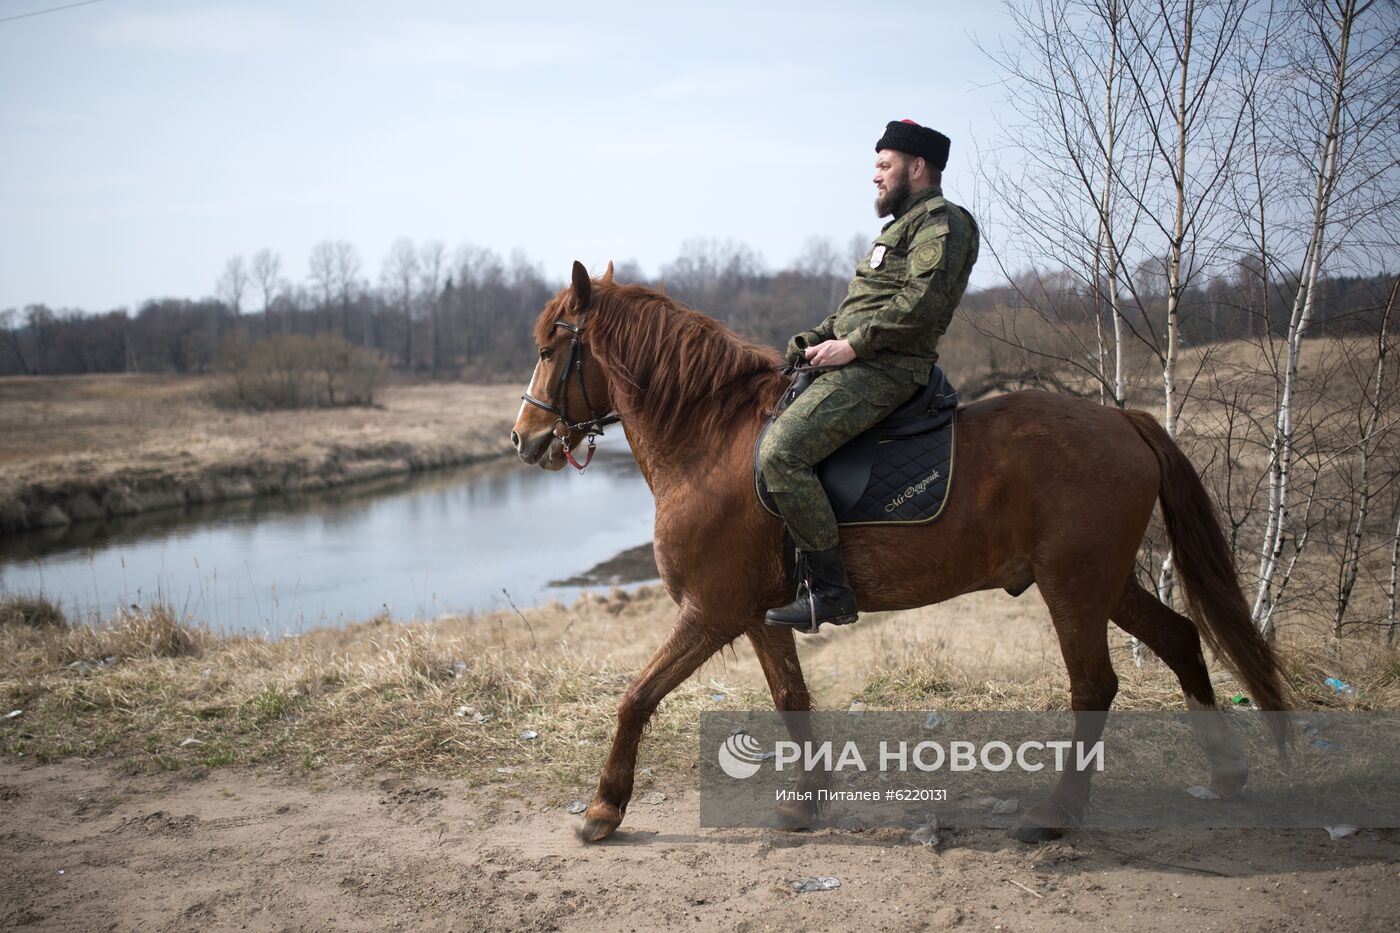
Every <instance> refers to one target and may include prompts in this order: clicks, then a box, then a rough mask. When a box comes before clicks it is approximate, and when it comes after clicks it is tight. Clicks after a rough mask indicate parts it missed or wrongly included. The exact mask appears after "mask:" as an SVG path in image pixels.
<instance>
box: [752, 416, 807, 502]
mask: <svg viewBox="0 0 1400 933" xmlns="http://www.w3.org/2000/svg"><path fill="white" fill-rule="evenodd" d="M784 440H785V439H784V437H783V433H782V432H781V431H778V430H776V426H775V428H774V429H772V430H769V432H768V433H767V434H766V435H765V436H764V438H763V443H761V444H759V445H758V466H759V469H761V470H762V471H763V477H764V480H765V481H766V482H767V483H768V486H769V488H770V489H771V488H773V487H774V486H785V485H786V483H785V482H784V480H785V479H786V477H788V476H791V475H792V474H793V473H795V472H796V473H800V472H802V471H804V470H811V469H812V466H811V464H808V463H804V462H803V460H802V458H801V457H799V456H797V455H796V453H794V451H793V450H792V447H791V445H790V444H787V443H784Z"/></svg>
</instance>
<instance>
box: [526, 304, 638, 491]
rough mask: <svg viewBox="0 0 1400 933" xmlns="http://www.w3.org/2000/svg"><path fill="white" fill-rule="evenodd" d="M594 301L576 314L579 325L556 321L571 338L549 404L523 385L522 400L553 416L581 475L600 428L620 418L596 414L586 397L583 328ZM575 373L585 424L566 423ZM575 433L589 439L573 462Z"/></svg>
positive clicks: (567, 454)
mask: <svg viewBox="0 0 1400 933" xmlns="http://www.w3.org/2000/svg"><path fill="white" fill-rule="evenodd" d="M592 304H593V298H592V296H591V295H590V296H589V300H588V304H587V305H585V306H584V308H583V310H582V311H580V312H579V316H578V323H577V324H570V323H569V322H568V321H555V322H554V326H555V327H562V328H564V329H565V330H567V331H568V332H569V333H570V334H572V335H573V336H572V337H570V338H569V358H568V359H567V360H565V361H564V368H563V370H562V371H561V372H560V374H559V379H558V381H557V382H555V384H554V394H553V396H552V397H551V398H550V400H549V401H548V402H543V401H541V400H540V399H537V398H535V397H534V396H533V395H531V394H530V392H529V386H526V392H525V394H524V395H522V396H521V398H522V399H523V400H524V401H526V402H529V403H530V404H531V405H534V406H535V407H536V408H542V409H544V410H545V411H547V412H549V413H550V414H551V415H554V416H555V419H556V420H555V422H554V436H555V437H558V438H559V439H560V440H561V441H563V442H564V456H565V458H567V459H568V461H569V465H570V466H572V467H573V468H574V469H576V470H578V471H579V472H580V473H582V472H583V471H584V470H585V469H587V468H588V465H589V464H590V463H592V462H593V452H594V450H595V449H597V447H598V438H600V437H602V436H603V428H604V426H606V425H610V424H619V423H621V421H622V418H621V417H619V416H618V414H617V412H615V411H610V412H608V413H607V414H605V415H599V414H598V410H597V409H596V408H594V407H593V401H592V400H591V399H590V398H589V397H588V380H587V379H585V378H584V377H583V343H582V337H583V325H584V324H585V323H586V322H587V320H588V309H589V308H590V307H592ZM576 369H577V370H578V378H579V386H580V387H581V388H582V389H583V403H584V404H585V405H587V406H588V415H589V417H588V419H587V420H586V421H582V420H581V421H570V420H569V380H570V379H571V378H572V377H573V374H574V371H575V370H576ZM560 425H563V426H564V433H563V435H562V436H561V435H560V434H559V426H560ZM574 431H583V432H585V433H586V434H587V436H588V454H587V455H586V456H585V457H584V458H583V462H582V463H579V462H578V461H577V460H575V459H574V455H573V452H572V451H571V450H570V449H569V435H570V434H572V433H573V432H574Z"/></svg>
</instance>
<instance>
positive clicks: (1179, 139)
mask: <svg viewBox="0 0 1400 933" xmlns="http://www.w3.org/2000/svg"><path fill="white" fill-rule="evenodd" d="M1195 13H1196V4H1195V0H1187V2H1186V15H1185V19H1184V21H1183V23H1182V34H1181V80H1180V82H1179V83H1178V85H1177V101H1176V113H1175V118H1176V165H1175V166H1174V171H1173V173H1172V174H1173V176H1174V177H1173V178H1172V184H1173V187H1174V189H1175V197H1176V205H1175V208H1176V209H1175V213H1174V216H1173V218H1172V241H1171V252H1170V253H1169V254H1168V257H1167V358H1166V362H1165V364H1164V365H1163V368H1162V385H1163V395H1164V397H1163V403H1162V426H1163V427H1164V428H1166V429H1167V434H1168V435H1169V436H1170V437H1172V438H1173V439H1175V438H1176V433H1177V430H1176V429H1177V416H1178V411H1177V407H1178V402H1177V397H1176V362H1177V356H1178V353H1179V343H1178V342H1179V337H1180V334H1179V325H1180V320H1179V315H1180V308H1181V291H1182V285H1181V261H1182V249H1183V246H1184V244H1185V240H1186V121H1187V111H1186V88H1187V83H1188V81H1187V78H1188V76H1189V74H1190V66H1191V39H1192V32H1193V29H1194V27H1195ZM1174 588H1175V575H1174V574H1173V572H1172V552H1171V551H1170V550H1168V551H1167V556H1166V558H1165V559H1164V560H1163V561H1162V571H1161V574H1160V576H1159V578H1158V581H1157V597H1158V598H1159V599H1161V600H1162V602H1164V603H1166V604H1167V605H1168V606H1170V605H1171V604H1172V590H1173V589H1174Z"/></svg>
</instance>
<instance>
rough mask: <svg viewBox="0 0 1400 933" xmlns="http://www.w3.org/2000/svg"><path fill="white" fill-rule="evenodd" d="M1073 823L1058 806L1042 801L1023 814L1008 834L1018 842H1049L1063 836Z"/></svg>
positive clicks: (1051, 802)
mask: <svg viewBox="0 0 1400 933" xmlns="http://www.w3.org/2000/svg"><path fill="white" fill-rule="evenodd" d="M1072 822H1073V820H1071V819H1070V818H1069V814H1068V813H1066V812H1065V811H1064V810H1063V809H1061V808H1060V806H1059V805H1058V804H1056V803H1054V802H1053V801H1049V800H1042V801H1041V802H1040V803H1038V804H1036V805H1035V806H1033V807H1031V808H1030V809H1029V810H1027V811H1026V812H1025V813H1023V814H1022V815H1021V818H1020V819H1019V820H1017V821H1016V822H1015V823H1014V824H1012V826H1011V828H1010V829H1009V830H1007V833H1008V835H1010V836H1011V838H1012V839H1015V840H1017V841H1018V842H1028V843H1039V842H1049V841H1050V840H1052V839H1059V838H1060V837H1061V836H1063V835H1064V834H1065V828H1066V827H1067V826H1068V825H1069V824H1070V823H1072Z"/></svg>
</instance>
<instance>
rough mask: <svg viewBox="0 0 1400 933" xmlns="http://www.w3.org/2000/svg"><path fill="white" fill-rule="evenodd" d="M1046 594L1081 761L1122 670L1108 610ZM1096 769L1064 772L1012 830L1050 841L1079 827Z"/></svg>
mask: <svg viewBox="0 0 1400 933" xmlns="http://www.w3.org/2000/svg"><path fill="white" fill-rule="evenodd" d="M1042 593H1044V594H1045V601H1046V604H1047V605H1049V607H1050V616H1051V618H1052V619H1053V620H1054V623H1055V634H1056V635H1057V636H1059V640H1060V652H1061V653H1062V654H1063V655H1064V659H1065V667H1066V668H1067V669H1068V671H1069V692H1070V706H1071V708H1072V709H1073V710H1074V742H1075V749H1076V752H1075V755H1074V756H1073V758H1072V759H1071V760H1072V761H1074V762H1076V763H1077V762H1078V757H1079V752H1078V749H1084V750H1085V751H1087V750H1088V749H1089V748H1091V747H1092V746H1093V745H1094V743H1096V742H1098V741H1099V739H1100V738H1102V737H1103V727H1104V721H1105V720H1106V719H1107V718H1108V708H1109V706H1110V705H1111V704H1112V703H1113V698H1114V697H1115V696H1117V695H1118V675H1117V674H1115V673H1114V672H1113V663H1112V662H1111V661H1110V660H1109V655H1108V618H1107V616H1108V613H1107V611H1106V610H1105V611H1103V612H1102V613H1100V612H1098V611H1097V610H1090V609H1088V608H1087V607H1085V606H1083V605H1082V604H1076V603H1072V602H1069V601H1068V600H1065V601H1061V600H1060V599H1058V598H1056V597H1057V594H1055V593H1053V592H1046V591H1045V589H1044V584H1042ZM1091 774H1092V772H1090V771H1089V770H1087V769H1080V768H1078V767H1073V768H1070V769H1068V770H1066V771H1064V772H1062V773H1061V775H1060V780H1059V783H1057V784H1056V785H1055V789H1054V791H1052V792H1051V794H1050V796H1049V797H1048V798H1047V799H1045V800H1042V801H1041V802H1040V803H1038V804H1036V805H1035V806H1033V807H1031V808H1030V809H1029V810H1027V811H1026V812H1025V813H1024V814H1023V815H1022V816H1021V818H1020V819H1019V820H1017V821H1016V824H1015V825H1014V826H1012V827H1011V835H1012V836H1014V837H1015V838H1016V839H1019V840H1021V841H1022V842H1044V841H1045V840H1047V839H1055V838H1058V837H1059V836H1060V835H1062V834H1063V832H1064V831H1065V830H1066V829H1068V828H1070V827H1073V826H1077V825H1078V824H1079V823H1080V822H1081V821H1082V820H1083V819H1084V809H1085V807H1086V806H1087V804H1088V802H1089V779H1090V776H1091Z"/></svg>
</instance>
